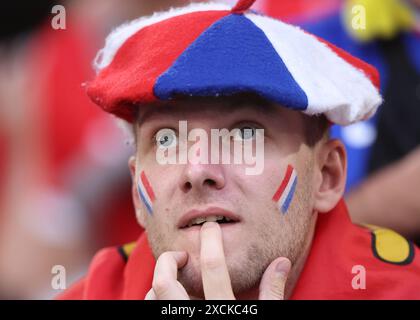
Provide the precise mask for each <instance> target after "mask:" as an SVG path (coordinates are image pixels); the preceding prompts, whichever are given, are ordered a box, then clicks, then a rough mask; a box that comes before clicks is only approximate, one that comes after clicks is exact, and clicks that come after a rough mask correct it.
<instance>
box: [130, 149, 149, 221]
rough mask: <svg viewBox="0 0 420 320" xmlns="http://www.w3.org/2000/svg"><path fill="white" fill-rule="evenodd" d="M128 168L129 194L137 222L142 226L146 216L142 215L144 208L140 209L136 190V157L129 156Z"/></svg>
mask: <svg viewBox="0 0 420 320" xmlns="http://www.w3.org/2000/svg"><path fill="white" fill-rule="evenodd" d="M128 168H129V169H130V174H131V196H132V198H133V204H134V209H135V210H136V217H137V221H138V223H139V224H140V225H141V226H142V227H143V228H144V227H145V222H146V217H145V216H144V210H142V205H143V204H142V202H141V200H140V196H139V193H138V190H137V176H136V157H135V156H131V157H130V158H129V159H128Z"/></svg>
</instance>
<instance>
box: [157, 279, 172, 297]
mask: <svg viewBox="0 0 420 320" xmlns="http://www.w3.org/2000/svg"><path fill="white" fill-rule="evenodd" d="M170 286H171V281H170V280H169V279H166V278H158V279H155V280H153V283H152V288H153V290H154V291H155V294H156V295H157V296H162V295H165V294H166V293H167V292H168V291H169V288H170Z"/></svg>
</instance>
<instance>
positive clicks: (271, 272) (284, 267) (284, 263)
mask: <svg viewBox="0 0 420 320" xmlns="http://www.w3.org/2000/svg"><path fill="white" fill-rule="evenodd" d="M291 266H292V263H291V262H290V260H289V259H287V258H284V257H281V258H277V259H276V260H274V261H273V262H271V263H270V265H269V266H268V268H267V269H266V270H265V272H264V274H263V276H262V279H261V283H260V296H259V299H260V300H284V289H285V287H286V280H287V277H288V274H289V271H290V268H291Z"/></svg>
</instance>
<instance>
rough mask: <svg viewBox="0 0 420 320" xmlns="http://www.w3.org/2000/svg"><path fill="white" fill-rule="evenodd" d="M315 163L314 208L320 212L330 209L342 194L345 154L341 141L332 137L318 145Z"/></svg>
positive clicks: (344, 176)
mask: <svg viewBox="0 0 420 320" xmlns="http://www.w3.org/2000/svg"><path fill="white" fill-rule="evenodd" d="M317 164H318V166H317V167H318V169H319V171H318V173H319V174H317V175H316V178H315V179H316V181H315V186H316V189H315V210H316V211H317V212H320V213H322V212H328V211H330V210H332V209H333V208H334V207H335V206H336V205H337V203H338V201H340V199H341V197H342V196H343V194H344V190H345V186H346V175H347V156H346V149H345V147H344V145H343V143H342V142H341V141H339V140H336V139H332V140H329V141H327V142H325V143H323V144H322V145H320V146H319V150H318V152H317Z"/></svg>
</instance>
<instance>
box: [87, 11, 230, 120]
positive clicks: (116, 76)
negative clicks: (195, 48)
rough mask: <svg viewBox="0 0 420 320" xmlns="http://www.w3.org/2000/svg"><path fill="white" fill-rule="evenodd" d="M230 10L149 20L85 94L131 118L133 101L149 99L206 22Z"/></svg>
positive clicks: (219, 17)
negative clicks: (157, 20) (156, 84)
mask: <svg viewBox="0 0 420 320" xmlns="http://www.w3.org/2000/svg"><path fill="white" fill-rule="evenodd" d="M230 13H231V12H230V11H221V10H218V11H216V10H213V11H200V12H192V13H188V14H183V15H179V16H175V17H173V18H169V19H167V20H164V21H161V22H159V23H155V24H152V25H150V26H147V27H144V28H143V29H141V30H139V31H138V32H137V33H135V34H134V35H133V36H131V37H130V38H128V39H127V40H126V41H125V43H124V44H123V45H122V46H121V48H119V50H118V51H117V53H116V55H115V57H114V59H113V60H112V62H111V64H110V65H109V66H107V67H106V68H104V69H103V70H102V71H101V72H100V73H99V74H98V76H97V77H96V78H95V80H94V81H92V82H91V83H89V84H88V87H87V94H88V95H89V97H90V98H91V99H92V100H93V101H94V102H95V103H97V104H98V105H100V106H101V107H102V108H103V109H104V110H105V111H107V112H111V113H114V114H115V115H117V116H119V117H121V118H123V119H125V120H128V121H132V120H133V116H134V111H135V108H134V106H133V105H134V104H136V103H138V102H141V103H143V104H144V103H152V102H155V101H157V100H158V99H157V98H156V97H155V95H154V93H153V87H154V85H155V82H156V80H157V78H158V77H159V76H160V75H161V74H162V73H164V72H165V71H166V70H167V69H168V68H169V67H170V66H171V65H172V64H173V63H174V61H175V60H176V59H177V58H178V57H179V56H180V55H181V53H182V52H183V51H184V50H185V49H186V48H187V47H188V46H189V45H191V43H193V42H194V40H195V39H197V37H198V36H200V34H201V33H202V32H204V31H205V30H206V29H207V28H208V27H210V25H212V24H213V23H214V22H216V21H217V20H219V19H221V18H222V17H224V16H226V15H228V14H230Z"/></svg>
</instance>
